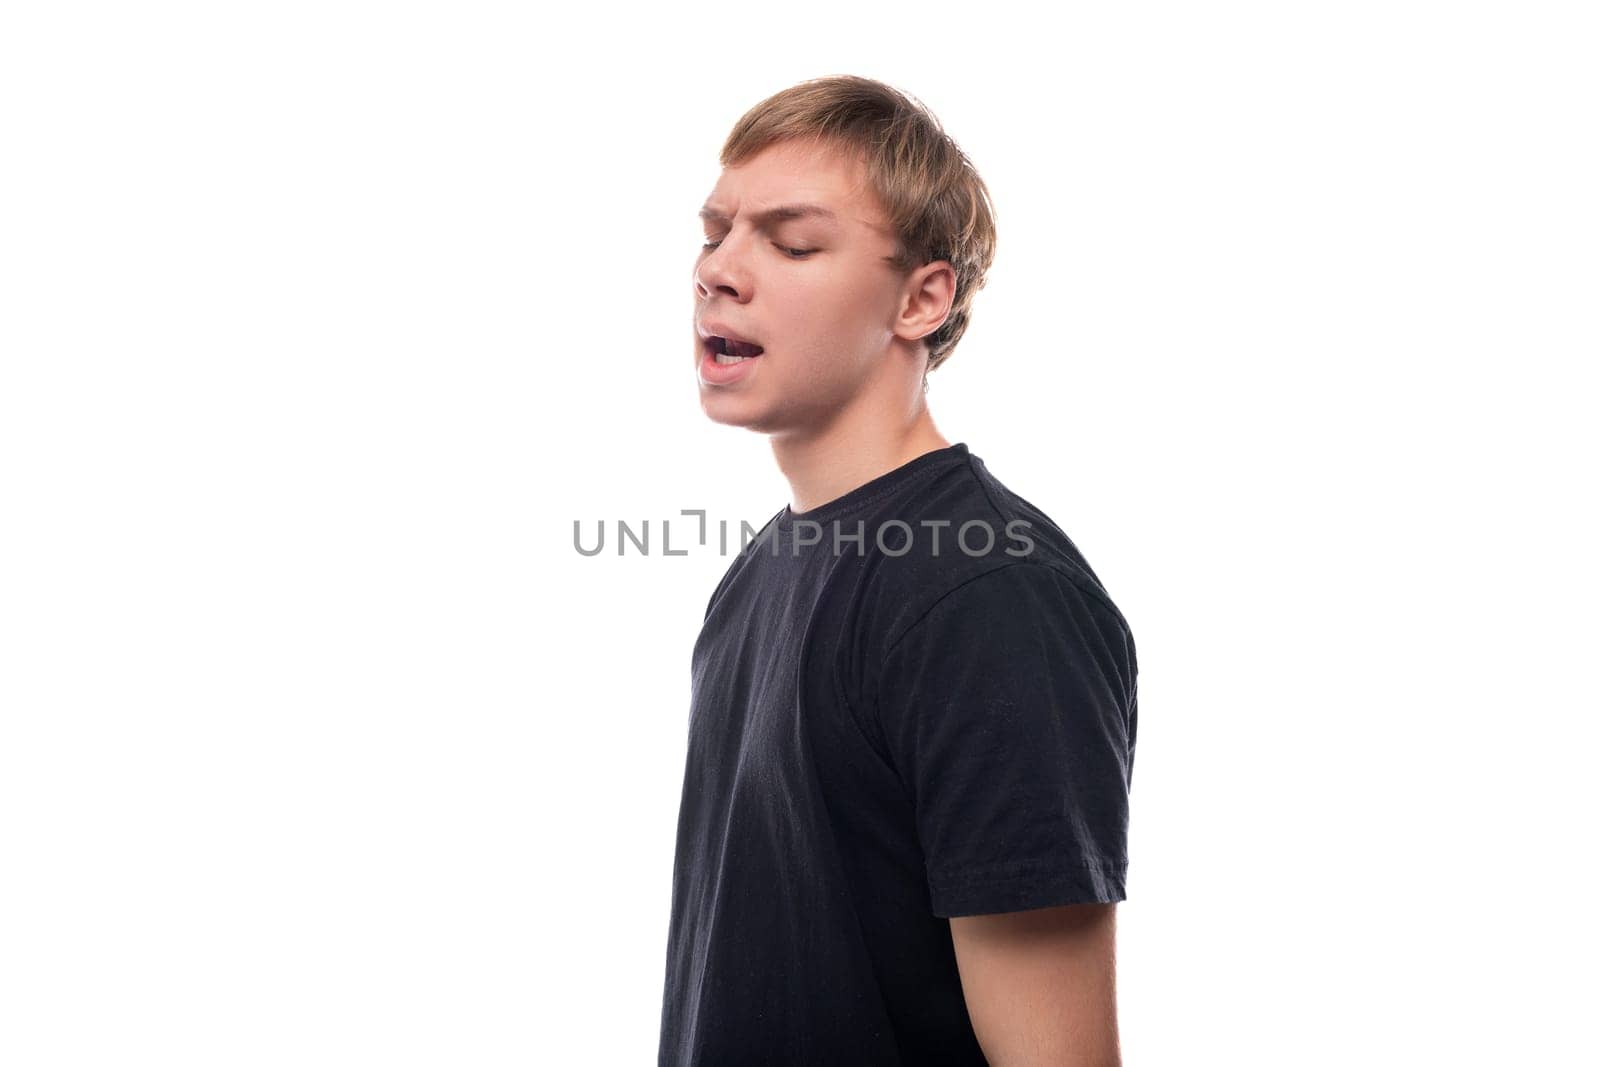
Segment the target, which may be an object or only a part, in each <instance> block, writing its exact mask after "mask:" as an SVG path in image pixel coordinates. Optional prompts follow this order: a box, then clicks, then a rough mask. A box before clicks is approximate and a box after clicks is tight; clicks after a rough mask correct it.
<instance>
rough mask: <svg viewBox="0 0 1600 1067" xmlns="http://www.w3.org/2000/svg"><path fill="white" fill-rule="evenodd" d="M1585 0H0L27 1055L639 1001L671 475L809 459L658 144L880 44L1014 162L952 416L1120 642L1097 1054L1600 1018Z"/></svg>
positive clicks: (521, 1046) (169, 1056)
mask: <svg viewBox="0 0 1600 1067" xmlns="http://www.w3.org/2000/svg"><path fill="white" fill-rule="evenodd" d="M1581 6H1582V5H1577V4H1572V5H1551V4H1527V3H1525V4H1516V5H1513V4H1509V3H1503V4H1443V3H1439V4H1417V3H1396V2H1385V3H1349V2H1346V3H1340V4H1323V5H1314V6H1313V5H1304V4H1284V3H1255V4H1241V3H1224V4H1204V5H1199V4H1183V5H1179V4H1171V5H1149V4H1133V3H1130V4H1118V5H1094V6H1092V7H1089V6H1082V7H1068V8H1065V9H1059V8H1058V9H1049V8H1028V9H1024V8H1022V7H1020V6H1007V5H995V4H984V5H979V6H977V7H971V6H967V5H962V6H947V7H910V8H907V7H900V8H893V9H890V8H885V9H883V10H881V11H876V10H873V9H868V8H864V7H862V6H861V5H856V4H849V5H837V6H835V5H826V4H824V5H810V6H807V7H805V8H803V9H802V8H794V7H788V8H780V9H772V10H767V9H763V8H760V7H757V6H748V5H745V6H740V5H735V6H731V7H724V8H717V7H704V6H697V7H689V6H684V7H680V8H676V9H670V8H655V9H649V10H646V9H643V8H641V9H637V10H620V9H615V8H611V9H606V8H598V9H588V10H586V11H585V12H583V13H582V14H578V13H575V12H574V11H573V10H570V9H568V10H564V9H561V8H557V9H552V10H547V11H545V12H543V13H535V9H534V8H533V7H532V6H531V5H498V6H487V5H473V4H451V5H445V4H431V5H428V4H386V5H378V4H367V5H359V4H351V3H317V4H283V3H278V4H271V5H267V4H256V5H206V4H199V3H194V4H188V5H177V4H152V5H110V4H106V5H82V4H70V3H66V4H63V3H55V4H48V5H47V4H14V5H8V6H7V7H6V9H5V11H6V13H5V15H4V16H0V152H3V155H4V165H3V167H0V186H3V190H4V192H3V196H0V356H3V364H0V365H3V371H0V508H3V521H0V541H3V553H0V626H3V630H0V687H3V690H0V710H3V719H0V865H3V876H0V1004H3V1009H0V1061H4V1062H5V1063H7V1064H16V1065H32V1064H58V1063H59V1064H67V1063H71V1064H80V1063H81V1064H113V1063H134V1062H139V1063H145V1062H148V1063H160V1064H164V1065H176V1064H207V1065H212V1064H286V1063H295V1064H312V1063H315V1064H354V1063H382V1064H386V1065H390V1064H485V1065H489V1064H532V1063H607V1064H610V1063H618V1064H621V1063H646V1062H654V1056H655V1041H656V1032H657V1031H656V1028H657V1025H658V1022H659V1013H660V995H661V982H662V978H663V969H664V962H665V955H664V954H665V944H666V924H667V917H668V908H669V903H670V902H669V888H670V878H671V864H672V848H673V836H674V830H675V823H676V814H677V805H678V797H679V793H678V791H679V788H680V785H681V775H682V771H683V766H682V761H683V754H684V743H685V728H686V714H687V696H688V663H689V652H690V649H691V646H692V644H693V641H694V637H695V634H696V630H697V627H698V624H699V621H700V616H701V613H702V612H703V609H704V606H705V601H706V598H707V597H708V596H709V594H710V591H711V588H712V587H713V585H714V584H715V583H716V580H717V579H718V578H719V577H720V576H721V574H722V572H723V570H724V568H725V567H726V565H727V563H728V561H729V558H730V557H728V556H722V555H719V554H718V553H717V552H716V551H714V550H713V549H714V545H713V546H712V547H705V548H702V547H691V550H690V551H689V553H688V554H687V555H684V556H673V557H665V556H663V555H661V553H660V551H659V547H660V542H659V538H660V536H661V533H660V525H661V521H662V520H663V519H665V518H668V517H671V516H675V515H677V514H678V512H679V510H680V509H683V508H704V509H706V510H707V511H708V512H709V515H710V517H711V519H712V520H713V521H718V520H725V521H728V522H729V523H731V524H733V529H734V530H735V531H736V530H737V523H738V521H739V520H740V519H745V520H749V521H753V522H756V523H759V522H760V521H764V520H765V519H766V518H767V517H768V516H770V515H771V513H772V512H773V511H775V510H777V509H778V508H780V507H782V506H783V504H784V503H785V502H787V500H788V496H787V485H786V484H785V483H784V482H783V481H782V480H781V478H780V477H779V475H778V473H777V470H776V467H775V466H774V465H773V463H772V458H771V454H770V451H769V449H768V447H767V443H766V442H765V441H764V440H763V439H761V438H760V437H758V436H756V435H753V434H750V433H748V432H746V431H741V430H735V429H729V428H727V427H722V426H717V425H714V424H711V423H709V422H708V421H707V420H706V419H705V418H704V416H703V415H702V414H701V412H700V409H699V406H698V402H697V399H696V389H695V381H694V372H693V362H692V355H691V351H690V348H689V340H688V338H689V330H690V323H691V318H690V315H691V310H692V304H691V295H692V290H691V283H690V268H691V265H692V262H693V260H694V256H695V252H696V249H697V245H698V243H699V241H700V239H701V235H700V231H699V226H698V223H697V221H696V219H695V211H696V209H697V208H698V207H699V205H700V204H701V202H702V201H703V200H704V198H705V196H706V194H707V193H708V192H709V191H710V189H711V186H712V184H713V183H714V182H715V180H716V176H717V173H718V168H717V164H716V156H717V151H718V149H719V147H720V145H721V142H722V139H723V137H724V136H725V135H726V133H727V131H728V129H729V127H730V126H731V125H732V123H733V122H734V121H735V120H736V119H737V118H738V117H739V115H740V114H742V113H743V111H744V110H745V109H746V108H748V107H749V106H751V105H753V104H754V103H756V102H757V101H758V100H760V99H761V98H762V97H764V96H766V95H768V94H769V93H772V92H775V91H777V90H779V89H781V88H784V87H785V86H787V85H790V84H793V83H794V82H796V81H799V80H801V79H804V78H809V77H816V76H821V75H825V74H833V73H854V74H864V75H867V76H870V77H876V78H880V79H882V80H885V81H888V82H889V83H891V84H894V85H896V86H898V87H900V88H903V89H905V90H907V91H909V92H911V93H913V94H915V95H916V96H918V97H919V98H920V99H922V100H923V101H924V102H925V103H926V104H927V105H928V106H929V107H931V108H932V109H933V110H934V111H935V113H936V114H937V115H938V116H939V117H940V119H941V120H942V121H943V123H944V125H945V128H946V129H947V130H948V131H949V132H950V133H951V135H952V136H954V137H955V138H956V140H957V141H958V142H959V143H960V144H961V145H962V147H963V148H964V149H965V150H966V151H967V152H968V154H969V155H970V156H971V157H972V158H973V160H974V162H975V163H976V164H977V166H978V167H979V169H980V171H981V172H982V174H983V175H984V177H985V179H986V181H987V182H988V185H989V188H990V191H991V193H992V195H993V197H994V200H995V204H996V210H997V216H998V224H999V250H998V258H997V261H996V263H995V266H994V270H993V272H992V274H991V275H990V280H989V284H988V287H987V288H986V289H985V290H984V291H983V293H982V294H981V295H980V296H979V298H978V302H977V305H976V313H975V317H974V320H973V323H972V327H971V329H970V331H969V332H968V334H967V336H966V338H965V340H964V341H963V342H962V344H961V346H960V348H959V349H958V350H957V352H956V354H955V356H954V357H953V359H952V361H951V362H950V364H949V365H948V366H947V367H946V368H944V369H942V370H940V371H938V372H936V373H935V375H934V377H933V386H932V390H931V392H930V402H931V405H932V407H933V410H934V414H935V417H936V419H937V421H938V424H939V426H940V427H941V429H942V430H943V431H944V433H945V435H946V436H947V437H948V438H949V439H950V440H952V441H965V442H967V443H968V445H969V447H971V448H972V450H973V451H974V452H975V453H976V454H978V455H979V456H981V457H983V458H984V460H985V461H986V462H987V463H988V464H989V466H990V469H991V470H992V471H993V472H994V473H995V474H996V475H997V476H998V477H1000V479H1001V480H1002V481H1004V482H1006V483H1007V484H1008V485H1010V486H1011V487H1012V488H1014V489H1016V490H1017V491H1019V492H1021V493H1022V494H1023V495H1025V496H1027V497H1028V498H1029V499H1031V500H1033V501H1034V502H1035V503H1037V504H1039V505H1040V506H1041V507H1043V508H1044V509H1045V510H1046V511H1047V512H1049V513H1050V514H1051V515H1052V516H1053V517H1054V518H1055V519H1056V520H1057V521H1058V522H1059V523H1060V524H1061V525H1062V526H1063V527H1064V528H1065V529H1066V530H1067V531H1068V532H1069V533H1070V534H1071V535H1072V536H1073V538H1074V539H1075V540H1076V541H1077V543H1078V544H1079V546H1080V547H1081V548H1082V549H1083V550H1084V551H1085V553H1086V554H1087V555H1088V557H1089V559H1090V560H1091V562H1092V563H1093V565H1094V566H1095V568H1096V570H1097V571H1098V572H1099V573H1100V576H1101V578H1102V579H1103V580H1104V581H1105V582H1106V584H1107V586H1108V588H1109V589H1110V590H1111V592H1112V595H1113V596H1114V597H1115V598H1116V600H1117V602H1118V604H1119V605H1120V606H1121V607H1122V609H1123V611H1124V612H1125V614H1126V615H1127V617H1128V619H1129V620H1130V622H1131V624H1132V626H1133V628H1134V632H1135V635H1136V638H1137V640H1138V643H1139V652H1140V661H1141V668H1142V674H1141V687H1140V697H1141V721H1140V738H1139V748H1138V754H1137V761H1136V764H1135V772H1134V796H1133V801H1134V804H1133V830H1132V841H1131V847H1132V867H1131V872H1130V877H1129V899H1128V901H1127V902H1126V903H1125V904H1124V905H1123V906H1122V907H1121V909H1120V949H1121V960H1120V988H1119V992H1120V998H1121V1022H1122V1030H1123V1043H1124V1047H1125V1052H1126V1056H1127V1062H1128V1063H1130V1064H1176V1063H1213V1062H1214V1063H1231V1064H1273V1065H1278V1064H1289V1063H1294V1064H1350V1063H1383V1064H1416V1063H1484V1064H1490V1063H1496V1064H1498V1063H1513V1062H1518V1063H1540V1064H1566V1063H1593V1062H1595V1061H1596V1057H1597V1056H1600V1048H1597V1042H1596V1040H1595V1038H1594V1034H1593V1025H1592V1010H1593V1007H1594V1002H1595V997H1596V982H1595V964H1594V959H1595V956H1596V952H1597V950H1600V944H1597V937H1596V925H1597V924H1596V920H1595V918H1594V911H1593V903H1594V899H1595V894H1596V889H1597V888H1600V887H1597V885H1596V881H1595V878H1594V873H1593V856H1594V846H1593V843H1592V840H1593V834H1594V814H1595V796H1594V790H1593V786H1592V784H1591V780H1590V775H1591V766H1590V765H1591V763H1592V762H1593V752H1594V749H1593V742H1594V739H1595V729H1594V725H1593V718H1594V715H1595V712H1596V711H1597V702H1596V691H1595V686H1594V684H1593V681H1592V670H1591V667H1592V664H1591V659H1592V656H1593V650H1594V647H1595V638H1596V628H1595V623H1594V613H1595V608H1594V605H1595V596H1596V592H1597V590H1596V584H1597V583H1596V568H1595V564H1594V560H1593V554H1592V548H1593V545H1594V543H1595V534H1596V529H1595V523H1594V520H1593V517H1592V514H1591V511H1592V504H1593V497H1594V487H1593V481H1594V462H1593V461H1594V456H1595V445H1596V442H1595V440H1594V434H1593V429H1592V422H1593V418H1594V407H1595V397H1594V394H1593V392H1592V386H1591V380H1592V378H1591V375H1592V369H1593V364H1594V362H1595V359H1596V357H1597V355H1600V346H1597V343H1596V332H1597V331H1596V294H1597V292H1600V289H1597V283H1600V267H1597V257H1596V249H1597V247H1600V225H1597V209H1596V197H1595V190H1596V189H1600V166H1597V158H1596V139H1595V131H1596V129H1597V124H1596V118H1597V116H1596V113H1595V112H1596V109H1595V106H1594V102H1595V100H1596V99H1597V98H1600V97H1597V92H1600V86H1597V84H1596V82H1597V78H1596V75H1595V62H1594V57H1595V51H1596V45H1597V41H1596V37H1595V34H1594V32H1593V31H1592V29H1591V28H1590V27H1589V26H1588V25H1586V24H1584V23H1583V22H1582V21H1581V19H1580V14H1581V12H1580V8H1581ZM624 518H625V519H628V520H629V521H630V522H632V523H633V524H634V525H635V526H637V525H638V524H639V523H641V522H642V521H643V520H646V519H649V520H652V521H651V526H652V536H653V540H652V553H651V554H650V555H649V556H646V557H641V556H640V555H639V554H637V553H633V552H630V554H629V555H627V556H626V557H620V558H619V557H618V556H616V555H615V554H614V552H612V551H608V552H607V553H606V554H604V555H601V556H598V557H594V558H587V557H583V556H580V555H579V554H578V553H577V552H576V551H575V550H574V547H573V542H572V525H573V521H574V520H575V519H577V520H582V521H583V522H584V523H585V528H586V529H590V530H592V529H593V528H594V524H595V523H597V522H598V521H600V520H602V519H603V520H605V521H606V522H607V523H608V524H614V523H615V522H616V521H617V520H618V519H624ZM684 532H685V531H684V530H679V529H675V530H674V534H673V536H674V545H675V546H686V545H688V544H689V542H688V539H687V538H686V537H682V536H680V535H681V534H683V533H684ZM613 544H614V542H613ZM630 547H631V546H630Z"/></svg>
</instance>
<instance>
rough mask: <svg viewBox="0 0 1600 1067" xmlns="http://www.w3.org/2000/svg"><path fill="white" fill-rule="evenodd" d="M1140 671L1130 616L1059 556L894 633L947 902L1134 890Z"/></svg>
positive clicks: (1058, 900)
mask: <svg viewBox="0 0 1600 1067" xmlns="http://www.w3.org/2000/svg"><path fill="white" fill-rule="evenodd" d="M1136 671H1137V664H1136V659H1135V652H1134V646H1133V641H1132V637H1131V635H1130V634H1129V633H1128V630H1127V627H1126V625H1125V624H1124V622H1123V620H1122V618H1121V615H1120V614H1119V613H1117V612H1116V611H1115V610H1114V609H1112V608H1110V607H1109V606H1108V605H1107V604H1106V603H1104V602H1103V601H1101V600H1100V599H1099V598H1098V597H1097V596H1096V595H1095V594H1094V593H1092V592H1089V591H1087V590H1084V589H1082V588H1080V587H1079V585H1078V584H1077V582H1075V581H1074V580H1073V579H1072V578H1071V577H1069V576H1067V575H1066V574H1063V573H1062V572H1060V571H1058V570H1056V569H1055V568H1053V567H1051V566H1048V565H1045V564H1034V563H1020V564H1013V565H1011V566H1007V567H1003V568H1000V569H998V570H993V571H989V572H987V573H985V574H983V575H981V576H979V577H976V578H972V579H969V580H968V581H966V582H965V583H964V584H962V585H959V586H957V587H956V588H955V589H953V590H951V591H950V592H949V593H947V594H945V595H944V596H942V597H941V598H940V599H939V600H938V601H937V602H935V603H934V604H933V606H932V607H931V608H929V609H928V610H927V611H926V613H924V614H923V615H922V617H921V618H920V619H918V620H917V621H915V622H914V623H912V624H911V625H910V626H909V627H908V628H907V629H906V630H905V631H904V633H903V634H901V635H900V636H899V637H897V638H894V639H893V644H892V645H891V646H890V647H889V648H888V649H887V651H886V652H885V653H884V656H883V659H882V663H881V665H880V668H879V677H878V685H877V700H876V707H877V715H878V720H879V726H880V727H881V729H882V731H883V738H884V741H885V744H886V746H887V748H888V751H889V756H890V762H891V763H892V764H893V765H894V767H895V770H896V771H897V772H898V774H899V776H900V778H901V781H902V782H903V783H904V785H905V787H906V789H907V791H908V792H909V794H910V797H911V802H912V808H913V811H914V813H915V818H916V828H917V835H918V838H919V839H920V841H921V844H922V849H923V857H924V859H925V861H926V865H927V875H928V885H929V890H930V904H931V908H932V912H933V914H935V915H938V916H941V917H952V916H958V915H981V914H987V913H992V912H1004V911H1022V910H1025V909H1029V908H1041V907H1049V906H1052V905H1057V904H1080V903H1091V902H1101V903H1112V902H1115V901H1119V900H1123V899H1126V877H1127V864H1128V854H1127V833H1128V794H1129V789H1130V787H1131V784H1132V773H1133V748H1134V737H1135V731H1136V727H1137V680H1136Z"/></svg>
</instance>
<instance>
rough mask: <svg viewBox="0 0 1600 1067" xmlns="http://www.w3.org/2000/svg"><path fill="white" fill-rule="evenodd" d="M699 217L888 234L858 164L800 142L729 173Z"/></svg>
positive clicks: (755, 158) (773, 147) (772, 150)
mask: <svg viewBox="0 0 1600 1067" xmlns="http://www.w3.org/2000/svg"><path fill="white" fill-rule="evenodd" d="M700 215H701V217H702V218H704V219H706V220H707V221H712V222H717V223H720V224H723V225H727V224H730V223H731V222H732V221H734V220H736V219H748V220H749V221H750V222H751V223H752V224H753V225H756V226H769V225H772V224H775V223H779V222H784V221H788V220H791V219H802V218H803V219H807V220H808V221H810V222H812V223H813V224H815V225H819V226H829V227H834V228H839V229H852V228H864V229H868V230H873V231H876V232H879V233H883V232H887V230H888V222H887V219H886V217H885V214H884V211H883V208H882V205H881V204H880V202H879V200H878V197H877V195H876V193H875V192H874V190H873V189H872V187H871V185H870V184H869V182H868V181H867V177H866V168H865V167H864V166H862V164H861V163H860V161H859V160H857V159H854V158H852V157H850V156H847V155H845V154H844V153H843V152H840V151H838V150H836V149H832V148H827V147H823V146H814V145H809V144H805V143H801V142H785V143H780V144H776V145H771V146H769V147H767V148H765V149H763V150H762V151H760V152H758V153H756V154H755V155H754V156H751V157H750V158H749V159H746V160H744V161H742V162H741V163H738V164H736V165H734V166H731V167H724V168H723V170H722V174H721V176H720V177H719V178H718V179H717V182H716V185H715V186H714V187H713V188H712V190H711V193H710V195H708V196H707V197H706V200H705V204H704V205H703V206H702V208H701V211H700Z"/></svg>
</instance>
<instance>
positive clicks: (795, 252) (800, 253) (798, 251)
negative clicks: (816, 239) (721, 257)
mask: <svg viewBox="0 0 1600 1067" xmlns="http://www.w3.org/2000/svg"><path fill="white" fill-rule="evenodd" d="M720 244H722V242H721V241H707V242H706V243H705V244H703V245H701V246H700V247H701V248H702V249H704V250H705V251H707V252H710V251H711V250H712V249H714V248H716V247H717V246H718V245H720ZM772 247H773V248H777V249H781V250H782V251H784V252H787V253H788V254H789V256H790V257H791V258H793V259H804V258H806V257H807V256H809V255H811V254H812V253H813V252H815V251H817V250H816V249H815V248H789V247H787V246H786V245H780V244H778V243H777V242H776V241H774V242H773V243H772Z"/></svg>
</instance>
